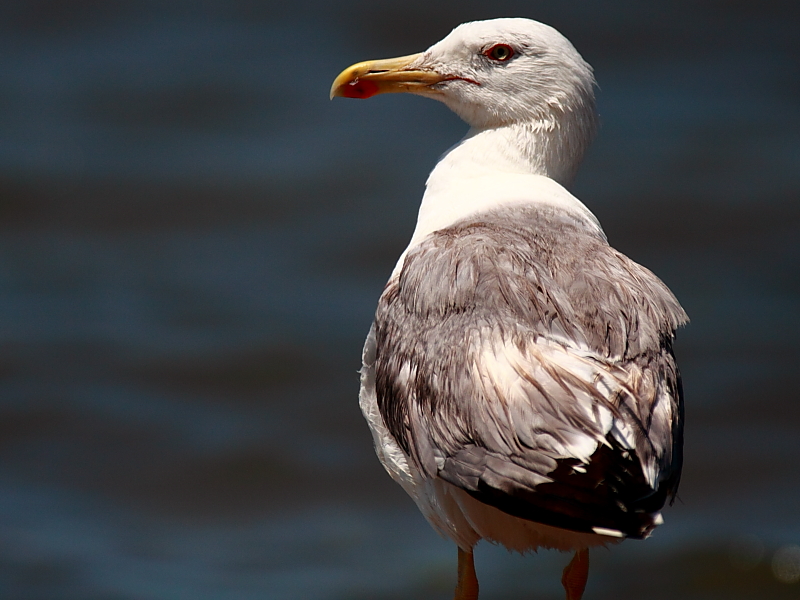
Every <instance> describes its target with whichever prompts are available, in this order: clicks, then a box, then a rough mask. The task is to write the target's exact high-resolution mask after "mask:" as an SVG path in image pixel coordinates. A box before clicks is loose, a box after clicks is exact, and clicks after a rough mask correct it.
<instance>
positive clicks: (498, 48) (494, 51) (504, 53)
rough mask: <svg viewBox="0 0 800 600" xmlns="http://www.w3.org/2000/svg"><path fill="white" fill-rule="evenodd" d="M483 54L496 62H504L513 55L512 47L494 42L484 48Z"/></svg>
mask: <svg viewBox="0 0 800 600" xmlns="http://www.w3.org/2000/svg"><path fill="white" fill-rule="evenodd" d="M484 54H485V55H486V56H488V57H489V58H491V59H492V60H496V61H497V62H506V61H507V60H510V59H511V57H512V56H514V49H513V48H512V47H511V46H509V45H508V44H495V45H494V46H492V47H491V48H489V49H488V50H486V51H485V52H484Z"/></svg>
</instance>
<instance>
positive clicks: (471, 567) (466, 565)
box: [454, 548, 478, 600]
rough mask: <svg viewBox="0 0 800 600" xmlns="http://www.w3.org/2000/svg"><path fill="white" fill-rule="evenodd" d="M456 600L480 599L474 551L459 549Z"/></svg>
mask: <svg viewBox="0 0 800 600" xmlns="http://www.w3.org/2000/svg"><path fill="white" fill-rule="evenodd" d="M454 600H478V577H477V576H476V575H475V561H474V560H473V557H472V551H469V552H465V551H464V550H462V549H461V548H459V549H458V584H457V585H456V595H455V598H454Z"/></svg>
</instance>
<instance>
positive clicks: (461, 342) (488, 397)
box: [375, 208, 686, 535]
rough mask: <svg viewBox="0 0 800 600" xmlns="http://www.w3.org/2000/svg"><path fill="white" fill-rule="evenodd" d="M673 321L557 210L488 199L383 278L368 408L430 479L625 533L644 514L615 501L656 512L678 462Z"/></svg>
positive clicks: (518, 509) (634, 270)
mask: <svg viewBox="0 0 800 600" xmlns="http://www.w3.org/2000/svg"><path fill="white" fill-rule="evenodd" d="M685 322H686V315H685V313H684V312H683V310H682V309H681V307H680V305H679V304H678V302H677V300H676V299H675V298H674V296H673V295H672V294H671V293H670V292H669V290H668V289H667V288H666V286H664V284H663V283H662V282H661V281H660V280H659V279H658V278H657V277H655V276H654V275H653V274H652V273H651V272H650V271H648V270H647V269H645V268H644V267H641V266H640V265H638V264H636V263H634V262H633V261H631V260H629V259H628V258H626V257H625V256H624V255H622V254H620V253H618V252H616V251H615V250H613V249H612V248H610V247H609V246H608V244H607V243H606V241H605V240H604V239H602V238H601V237H599V236H598V235H597V234H595V233H593V232H592V231H591V230H588V229H586V228H584V227H583V226H582V225H581V224H580V223H579V222H576V221H575V220H573V219H572V218H571V217H569V216H568V215H566V214H563V213H559V212H557V211H555V210H553V209H541V208H539V209H516V210H513V211H512V210H505V211H497V212H494V213H487V214H485V215H481V216H480V218H474V219H471V220H468V221H462V222H460V223H457V224H455V225H453V226H452V227H449V228H447V229H444V230H441V231H438V232H436V233H434V234H432V235H431V236H429V238H427V239H426V240H425V241H424V242H423V243H421V244H420V245H418V246H416V247H414V248H413V249H412V250H411V251H409V253H408V254H407V256H406V259H405V262H404V265H403V267H402V269H401V271H400V273H399V275H398V276H397V277H395V278H393V279H392V280H391V281H390V282H389V283H388V284H387V287H386V289H385V290H384V293H383V295H382V297H381V300H380V302H379V306H378V310H377V313H376V319H375V335H376V361H375V373H376V394H377V400H378V408H379V410H380V413H381V416H382V418H383V420H384V422H385V423H386V427H387V428H388V430H389V432H390V433H391V434H392V436H393V437H394V438H395V440H396V441H397V443H398V445H399V446H400V447H401V448H402V449H403V450H404V452H406V454H408V455H409V457H410V458H411V460H412V461H413V462H414V463H415V464H417V466H418V467H419V468H421V469H422V470H423V472H424V473H426V474H427V475H428V476H430V477H442V478H444V479H445V480H447V481H449V482H450V483H453V484H454V485H457V486H459V487H461V488H463V489H465V490H467V491H468V492H470V493H471V494H473V495H475V496H476V497H477V498H479V499H481V500H483V501H485V502H487V503H490V504H493V505H495V506H498V507H499V508H501V509H503V510H506V511H507V512H510V513H512V514H516V515H518V516H522V517H524V518H531V519H533V520H540V521H542V522H549V523H552V524H555V525H558V526H564V527H567V528H571V529H578V530H588V529H591V527H606V528H614V529H620V530H623V531H625V532H626V533H628V534H629V535H638V534H640V533H642V531H644V529H646V528H647V527H648V524H647V523H646V521H647V518H645V517H641V518H637V519H634V520H633V521H631V520H630V518H629V517H626V516H625V514H622V513H626V514H627V513H631V514H632V513H637V514H647V515H649V514H651V513H654V512H656V511H657V510H658V509H660V508H661V505H663V503H664V500H665V499H666V498H667V497H668V496H669V495H670V494H673V493H674V491H675V489H676V487H677V482H678V478H679V474H680V466H681V465H680V463H681V456H682V455H681V448H680V447H681V443H682V397H681V391H680V379H679V374H678V370H677V366H676V364H675V360H674V357H673V354H672V340H673V338H674V331H675V328H676V327H678V326H679V325H681V324H683V323H685ZM592 489H594V491H591V490H592ZM570 502H571V503H572V504H570ZM564 507H566V508H564ZM586 507H588V508H586ZM620 507H622V508H620ZM554 510H555V513H554ZM559 511H561V513H563V512H564V511H566V513H568V514H566V515H564V514H561V513H559ZM618 513H619V514H618ZM626 519H627V521H626ZM629 521H630V522H629Z"/></svg>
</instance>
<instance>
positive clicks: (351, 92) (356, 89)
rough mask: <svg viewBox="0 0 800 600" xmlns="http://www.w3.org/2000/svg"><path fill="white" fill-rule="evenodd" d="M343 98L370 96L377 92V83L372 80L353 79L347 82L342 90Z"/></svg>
mask: <svg viewBox="0 0 800 600" xmlns="http://www.w3.org/2000/svg"><path fill="white" fill-rule="evenodd" d="M342 92H343V93H342V95H343V96H344V97H345V98H362V99H363V98H371V97H372V96H374V95H375V94H377V93H378V85H377V84H375V83H373V82H372V81H363V80H362V81H359V80H358V79H356V80H355V81H353V82H351V83H348V84H347V86H345V88H344V89H343V90H342Z"/></svg>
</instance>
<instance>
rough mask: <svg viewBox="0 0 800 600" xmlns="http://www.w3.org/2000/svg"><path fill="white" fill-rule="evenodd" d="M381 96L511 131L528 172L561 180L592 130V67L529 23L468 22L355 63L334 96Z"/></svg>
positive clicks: (548, 31)
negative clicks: (393, 54) (420, 46)
mask: <svg viewBox="0 0 800 600" xmlns="http://www.w3.org/2000/svg"><path fill="white" fill-rule="evenodd" d="M386 92H410V93H415V94H420V95H425V96H429V97H431V98H435V99H437V100H440V101H442V102H444V103H445V104H446V105H447V106H448V107H449V108H450V109H451V110H452V111H453V112H455V113H456V114H457V115H458V116H459V117H461V118H462V119H463V120H464V121H466V122H467V123H468V124H469V125H470V126H471V127H472V128H473V129H474V130H476V131H477V132H482V131H487V130H493V129H502V128H509V129H510V131H509V136H507V137H508V138H509V139H510V140H511V142H510V143H516V144H517V145H518V146H519V148H518V150H519V152H520V153H521V155H522V157H523V158H524V160H526V161H529V162H531V163H532V164H533V166H532V168H531V170H532V172H540V174H546V175H548V176H550V177H552V178H554V179H556V180H557V181H560V182H561V183H568V182H569V180H571V178H572V177H573V176H574V174H575V171H576V170H577V167H578V165H579V164H580V161H581V159H582V158H583V153H584V151H585V150H586V148H587V147H588V145H589V143H590V142H591V140H592V137H593V136H594V131H595V128H596V121H597V118H596V112H595V101H594V77H593V75H592V68H591V67H590V66H589V65H588V64H587V63H586V62H585V61H584V60H583V59H582V58H581V56H580V54H578V52H577V51H576V50H575V48H574V47H573V46H572V44H570V42H569V41H568V40H567V39H566V38H565V37H564V36H563V35H561V34H560V33H559V32H558V31H556V30H555V29H553V28H552V27H549V26H547V25H544V24H542V23H538V22H536V21H532V20H530V19H494V20H491V21H477V22H474V23H465V24H463V25H459V26H458V27H456V28H455V29H454V30H453V31H452V32H451V33H450V34H449V35H448V36H447V37H445V38H444V39H443V40H442V41H440V42H438V43H436V44H434V45H433V46H431V47H430V48H429V49H428V50H426V51H425V52H422V53H421V54H416V55H412V56H406V57H401V58H399V59H389V60H385V61H368V62H364V63H358V64H356V65H353V66H352V67H350V68H349V69H346V70H345V71H343V72H342V73H341V74H340V75H339V77H337V78H336V81H334V84H333V87H332V88H331V97H333V96H346V97H355V98H367V97H370V96H373V95H375V94H379V93H386ZM514 140H516V141H514ZM534 163H535V164H534Z"/></svg>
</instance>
